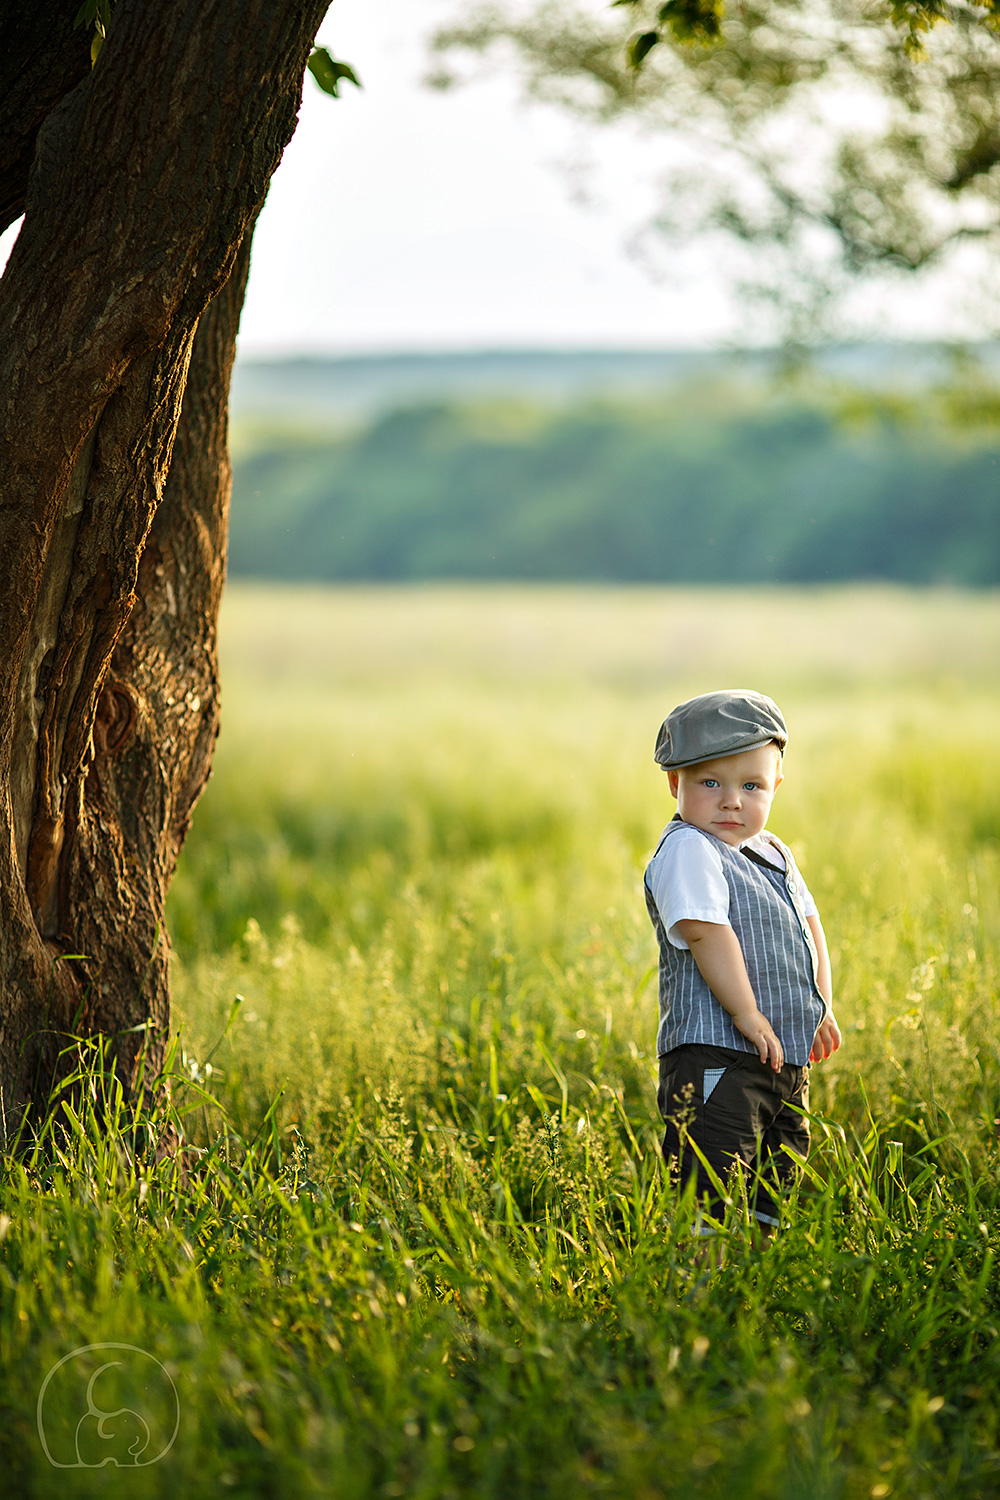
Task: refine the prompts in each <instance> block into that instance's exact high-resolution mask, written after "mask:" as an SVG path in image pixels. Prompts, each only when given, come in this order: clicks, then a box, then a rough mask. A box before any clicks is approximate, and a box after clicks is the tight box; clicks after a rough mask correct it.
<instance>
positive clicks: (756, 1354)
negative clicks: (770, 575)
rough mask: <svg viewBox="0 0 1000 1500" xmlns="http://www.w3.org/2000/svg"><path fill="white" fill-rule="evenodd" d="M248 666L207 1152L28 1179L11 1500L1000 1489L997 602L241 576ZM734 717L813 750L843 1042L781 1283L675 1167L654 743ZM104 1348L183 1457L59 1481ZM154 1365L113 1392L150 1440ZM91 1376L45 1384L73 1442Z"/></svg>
mask: <svg viewBox="0 0 1000 1500" xmlns="http://www.w3.org/2000/svg"><path fill="white" fill-rule="evenodd" d="M223 656H224V662H223V668H224V685H225V709H224V727H223V733H222V737H221V740H220V744H219V749H218V754H217V759H216V771H215V776H214V778H213V781H212V783H211V785H210V787H209V789H208V791H207V792H206V794H205V797H204V800H203V802H202V804H201V806H200V807H199V810H198V814H197V816H196V819H195V825H194V828H193V830H192V834H191V836H190V839H189V842H188V846H187V848H186V850H185V853H184V857H183V861H182V866H181V869H180V871H179V873H178V876H177V880H176V882H175V886H174V889H173V893H172V897H171V928H172V934H173V940H174V948H175V969H174V973H175V1009H176V1022H177V1025H178V1027H179V1041H178V1044H177V1048H176V1051H175V1054H174V1057H173V1061H172V1069H173V1073H174V1080H173V1085H172V1090H173V1107H174V1108H175V1109H176V1110H178V1111H180V1112H182V1113H183V1114H184V1119H185V1128H186V1130H187V1132H188V1135H189V1138H190V1140H191V1142H192V1143H193V1145H195V1146H196V1147H197V1148H198V1152H199V1153H200V1154H198V1155H194V1154H193V1153H191V1154H189V1161H190V1168H189V1171H188V1173H187V1176H186V1178H184V1177H182V1176H180V1175H179V1174H178V1172H177V1169H176V1165H175V1164H173V1163H171V1162H170V1161H167V1162H161V1163H159V1164H157V1163H156V1162H154V1161H152V1160H151V1159H150V1158H149V1157H148V1156H146V1155H143V1153H142V1150H141V1146H142V1141H143V1139H144V1137H143V1135H142V1133H141V1132H140V1133H139V1135H138V1136H136V1134H135V1133H134V1132H133V1131H131V1130H130V1129H129V1128H128V1122H127V1121H124V1120H123V1121H122V1122H121V1128H120V1129H119V1130H117V1131H116V1132H113V1133H112V1135H111V1136H110V1137H109V1136H107V1135H106V1134H104V1133H102V1131H101V1130H100V1129H99V1128H98V1127H97V1125H96V1124H95V1123H94V1121H93V1120H91V1119H89V1118H86V1117H84V1118H82V1119H81V1120H80V1122H79V1128H78V1130H77V1131H76V1134H75V1136H74V1138H73V1139H72V1141H71V1142H70V1144H68V1145H67V1144H64V1145H63V1146H61V1147H60V1155H59V1156H58V1157H56V1158H55V1159H54V1160H53V1159H51V1158H49V1159H46V1158H43V1157H42V1156H39V1158H38V1159H37V1160H36V1161H34V1162H32V1163H28V1164H27V1165H26V1166H24V1167H20V1168H16V1167H12V1168H8V1170H7V1175H6V1180H5V1183H4V1187H3V1194H2V1208H3V1217H2V1218H0V1238H2V1244H0V1340H2V1354H3V1373H2V1376H0V1404H2V1408H3V1414H4V1420H3V1423H2V1432H0V1457H2V1459H3V1462H4V1468H5V1473H6V1475H7V1489H8V1492H9V1493H11V1494H15V1495H21V1494H23V1495H38V1496H50V1495H51V1496H59V1497H60V1500H69V1497H75V1496H78V1495H79V1496H91V1495H95V1496H96V1495H100V1496H113V1497H116V1500H117V1497H118V1496H125V1495H128V1496H154V1495H156V1496H158V1495H171V1496H184V1497H187V1496H191V1497H197V1500H200V1497H202V1496H205V1497H208V1496H212V1497H217V1496H219V1495H226V1494H231V1495H234V1496H241V1495H245V1496H254V1497H256V1496H261V1497H263V1496H267V1497H271V1496H275V1497H279V1496H280V1497H289V1500H292V1497H299V1496H303V1497H304V1496H330V1497H336V1500H341V1497H343V1500H348V1497H350V1500H368V1497H387V1500H391V1497H400V1500H404V1497H405V1500H452V1497H454V1500H458V1497H463V1500H464V1497H467V1496H468V1497H472V1496H475V1497H480V1496H482V1497H484V1500H485V1497H489V1500H521V1497H531V1500H534V1497H539V1500H543V1497H544V1500H564V1497H568V1496H584V1497H586V1496H594V1497H599V1496H609V1497H616V1500H617V1497H622V1500H625V1497H629V1500H657V1497H660V1496H670V1497H673V1496H675V1495H676V1496H678V1497H680V1496H690V1495H695V1496H698V1497H712V1500H715V1497H720V1500H721V1497H726V1500H729V1497H731V1496H732V1495H734V1494H738V1495H740V1496H742V1497H746V1500H758V1497H759V1500H865V1497H873V1500H880V1497H889V1496H892V1497H912V1500H917V1497H927V1500H938V1497H942V1496H946V1497H948V1500H953V1497H954V1500H964V1497H970V1500H971V1497H979V1496H992V1495H996V1494H997V1493H1000V1335H998V1329H1000V1288H998V1285H997V1274H996V1255H997V1251H998V1248H1000V1179H998V1166H1000V1161H998V1147H997V1130H998V1118H1000V1040H998V1026H997V1018H996V1009H997V1006H996V995H997V939H998V928H1000V912H998V880H997V876H998V866H1000V777H998V775H997V745H998V743H1000V598H998V597H997V595H995V594H992V595H991V594H962V593H957V592H950V591H947V590H941V591H931V592H926V591H925V592H907V591H902V590H893V589H889V588H884V589H876V588H852V589H840V590H832V589H831V590H823V591H807V590H790V589H784V590H782V589H770V590H767V591H753V590H745V591H737V590H733V591H729V592H724V591H721V590H709V589H704V590H694V589H691V590H670V591H666V590H658V589H648V590H647V589H635V590H624V589H607V590H584V589H562V590H560V589H531V588H524V589H515V588H510V587H497V588H485V589H469V588H460V587H456V588H448V589H445V588H433V589H430V588H428V589H420V588H413V589H357V590H339V591H324V590H319V589H317V590H315V591H307V590H300V591H295V590H291V589H288V590H281V589H277V588H270V589H263V588H260V589H257V588H254V589H251V588H247V587H241V588H234V589H233V590H231V591H230V593H229V596H228V598H227V601H226V605H225V613H224V621H223ZM734 685H742V686H752V687H756V688H758V689H760V690H762V691H765V692H767V693H770V694H772V695H773V696H774V697H775V698H777V700H778V701H779V703H780V704H781V705H782V708H783V709H784V712H785V716H786V718H787V720H788V722H789V727H790V731H791V740H790V744H789V750H788V755H787V757H786V766H785V774H786V781H785V783H784V785H783V786H782V788H781V791H780V793H779V795H778V798H777V801H776V803H775V813H774V816H773V818H772V827H773V828H774V829H775V831H776V832H777V833H779V834H780V835H781V836H782V837H783V838H784V839H786V840H787V841H788V842H789V843H790V844H791V845H792V846H793V848H794V849H795V851H796V854H797V856H798V857H799V860H800V863H801V865H802V867H803V871H804V873H805V876H806V879H807V880H808V882H809V885H810V887H811V889H812V891H813V893H814V894H815V896H816V898H817V900H818V902H819V905H820V909H821V911H822V914H823V918H824V922H825V925H826V928H827V932H828V935H829V938H830V946H831V950H832V954H833V960H834V966H835V969H834V972H835V984H836V988H837V993H838V1007H837V1008H838V1013H839V1017H840V1020H841V1024H842V1027H843V1030H844V1047H843V1049H842V1051H841V1052H840V1053H839V1054H838V1055H837V1057H836V1058H835V1059H833V1060H831V1061H830V1062H828V1063H827V1064H825V1065H820V1066H818V1067H817V1068H816V1069H815V1070H814V1075H813V1078H814V1082H813V1094H812V1106H813V1109H814V1111H815V1113H816V1117H817V1118H816V1122H815V1127H814V1141H815V1146H814V1151H813V1156H812V1158H811V1165H810V1169H809V1172H808V1174H807V1177H806V1179H805V1181H804V1183H803V1185H802V1188H801V1191H800V1192H799V1195H798V1199H797V1201H796V1202H794V1203H792V1204H790V1205H789V1222H788V1225H787V1227H786V1228H785V1229H784V1230H783V1231H782V1232H781V1233H780V1234H779V1236H778V1237H777V1238H776V1239H775V1241H774V1242H773V1243H772V1245H771V1246H770V1247H769V1248H767V1249H766V1250H765V1251H764V1252H763V1253H760V1252H758V1251H755V1250H754V1249H753V1248H752V1246H751V1244H750V1234H749V1226H748V1224H747V1223H746V1222H745V1218H744V1214H743V1211H742V1208H741V1205H740V1203H739V1202H738V1201H736V1202H734V1204H733V1207H732V1210H731V1213H730V1217H729V1225H728V1239H729V1246H728V1253H727V1257H726V1260H725V1263H724V1265H723V1266H722V1267H721V1268H720V1269H717V1270H714V1271H710V1270H707V1269H706V1267H705V1266H704V1265H702V1264H700V1263H699V1260H698V1257H697V1255H696V1253H695V1249H694V1241H693V1238H692V1233H691V1229H692V1217H693V1209H692V1205H691V1203H690V1202H689V1201H688V1200H686V1199H684V1198H683V1197H681V1198H678V1195H677V1193H676V1191H675V1190H674V1189H673V1188H672V1187H671V1185H670V1184H669V1183H668V1182H667V1181H666V1180H665V1178H664V1174H663V1173H662V1171H661V1169H660V1165H659V1159H658V1135H659V1132H658V1122H657V1120H656V1118H655V1097H654V1095H655V1085H654V1078H655V1072H656V1059H655V1056H654V1055H653V1042H654V1033H655V1024H656V983H655V969H654V965H655V957H656V955H655V944H654V940H653V936H652V931H651V929H650V927H649V923H648V919H647V917H646V914H645V910H644V906H643V901H642V896H641V873H642V868H643V865H644V863H645V860H646V858H647V857H648V854H649V852H650V851H651V849H652V847H653V845H654V843H655V841H656V838H657V835H658V833H659V831H660V828H661V826H662V824H663V823H664V822H665V821H666V819H667V818H668V817H669V816H670V813H671V811H672V804H671V803H670V799H669V795H668V791H667V787H666V781H665V778H664V777H663V775H662V773H660V772H659V771H658V769H657V768H656V767H655V766H654V764H653V761H652V749H653V742H654V738H655V734H656V730H657V727H658V725H659V722H660V719H661V718H662V717H663V714H664V713H665V712H666V711H667V710H668V709H669V708H670V707H671V706H672V705H673V703H674V702H676V701H678V700H679V699H681V698H683V697H686V696H689V695H690V694H691V693H693V692H698V691H704V690H707V689H710V688H714V687H721V686H734ZM237 996H239V997H242V998H241V999H239V1000H238V1001H237V998H236V997H237ZM227 1027H228V1029H227ZM220 1038H221V1040H220ZM94 1088H95V1090H96V1091H97V1092H98V1093H99V1088H100V1086H99V1082H98V1081H95V1084H94ZM96 1113H99V1111H98V1110H97V1106H96V1105H95V1114H96ZM116 1342H118V1343H126V1344H129V1345H134V1346H137V1347H138V1348H140V1349H142V1350H145V1351H148V1353H149V1354H151V1355H153V1356H154V1357H155V1358H156V1359H157V1360H159V1361H161V1362H162V1364H163V1366H164V1367H165V1368H166V1371H167V1372H168V1373H169V1375H170V1378H171V1379H172V1381H173V1382H174V1385H175V1387H176V1391H177V1399H178V1401H179V1409H180V1426H179V1429H178V1434H177V1438H176V1441H175V1442H174V1444H173V1446H172V1447H171V1448H170V1451H169V1452H168V1453H167V1455H166V1456H165V1457H164V1458H163V1459H162V1460H161V1461H159V1462H156V1463H153V1464H147V1466H145V1467H143V1468H142V1469H141V1470H139V1469H132V1470H130V1471H128V1472H126V1471H124V1470H118V1469H115V1468H113V1467H109V1468H102V1469H98V1470H89V1471H88V1470H86V1469H78V1468H65V1469H63V1468H59V1469H57V1468H54V1467H51V1466H50V1464H49V1462H48V1461H47V1460H46V1458H45V1456H44V1453H43V1452H42V1449H41V1445H40V1442H39V1438H38V1432H37V1424H36V1417H37V1412H36V1403H37V1401H38V1398H39V1392H40V1390H41V1389H42V1385H43V1381H44V1380H45V1377H46V1374H47V1372H48V1371H49V1370H50V1368H51V1367H52V1366H53V1365H54V1364H55V1363H56V1362H57V1361H59V1360H60V1359H62V1358H64V1356H66V1355H68V1354H70V1353H71V1352H72V1351H73V1350H75V1349H78V1348H80V1347H81V1346H85V1345H88V1344H97V1343H116ZM89 1357H90V1356H83V1357H82V1358H83V1359H84V1362H86V1359H87V1358H89ZM94 1368H96V1366H94ZM134 1368H135V1367H134V1366H127V1367H126V1366H124V1365H123V1367H122V1371H121V1372H120V1382H119V1386H118V1388H117V1391H116V1395H115V1400H114V1401H113V1402H111V1403H110V1404H109V1403H108V1402H107V1401H106V1404H105V1407H104V1408H103V1409H110V1407H111V1406H113V1407H114V1410H115V1411H118V1412H122V1411H127V1410H131V1411H133V1412H135V1411H139V1412H145V1413H146V1414H147V1417H148V1420H149V1422H150V1424H151V1426H155V1421H159V1422H160V1424H161V1428H162V1424H163V1422H164V1421H166V1417H165V1416H164V1415H163V1410H165V1408H164V1409H162V1410H161V1408H160V1407H158V1406H157V1400H158V1399H159V1398H158V1397H157V1395H156V1392H155V1390H153V1389H152V1388H151V1387H149V1386H148V1383H147V1385H145V1386H143V1385H142V1382H141V1380H140V1379H139V1376H137V1375H135V1373H134ZM130 1370H132V1373H131V1374H130ZM61 1378H62V1377H60V1379H61ZM102 1378H103V1379H104V1380H106V1381H107V1380H109V1379H113V1378H115V1377H109V1376H105V1377H102ZM130 1381H131V1382H132V1384H130V1383H129V1382H130ZM85 1385H86V1381H85V1380H84V1381H83V1386H79V1385H78V1386H75V1387H74V1386H73V1385H72V1383H71V1382H69V1381H68V1380H67V1381H63V1383H62V1384H60V1380H59V1379H54V1380H53V1382H52V1383H51V1384H50V1386H49V1387H48V1388H47V1389H48V1392H49V1394H48V1395H47V1396H46V1398H45V1399H46V1400H48V1401H49V1403H50V1406H49V1407H48V1408H46V1409H45V1418H46V1421H47V1422H48V1423H49V1424H50V1426H51V1428H52V1430H53V1431H55V1432H56V1434H57V1437H58V1439H59V1441H62V1442H64V1443H65V1442H66V1441H68V1438H67V1434H72V1431H73V1427H74V1424H75V1423H76V1421H77V1416H78V1415H81V1416H82V1415H84V1413H85V1411H86V1406H85V1404H84V1406H82V1407H79V1409H78V1407H77V1406H74V1402H77V1403H79V1391H80V1389H82V1388H85ZM154 1386H155V1381H154ZM162 1394H163V1391H162V1389H161V1390H160V1396H162ZM154 1418H155V1421H154ZM116 1420H118V1421H119V1422H122V1423H124V1422H125V1421H126V1420H129V1419H127V1418H126V1417H121V1416H119V1418H117V1419H116ZM123 1430H124V1429H123ZM158 1430H159V1429H158ZM164 1430H165V1429H164ZM151 1441H152V1438H151ZM61 1451H64V1452H65V1451H69V1450H68V1449H63V1450H61ZM101 1451H102V1452H103V1451H106V1450H104V1449H102V1450H101ZM149 1451H152V1450H149Z"/></svg>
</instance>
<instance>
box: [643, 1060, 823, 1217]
mask: <svg viewBox="0 0 1000 1500" xmlns="http://www.w3.org/2000/svg"><path fill="white" fill-rule="evenodd" d="M657 1103H658V1105H659V1107H660V1114H661V1115H662V1116H663V1119H664V1122H665V1124H666V1132H665V1134H664V1137H663V1155H664V1159H665V1160H666V1162H667V1164H668V1166H675V1165H677V1166H679V1171H680V1178H681V1181H682V1182H687V1181H688V1179H689V1178H690V1177H692V1176H694V1177H695V1179H696V1182H697V1189H696V1191H697V1193H698V1197H699V1198H707V1199H708V1210H709V1213H711V1214H712V1216H713V1217H714V1218H717V1219H721V1218H722V1216H723V1212H724V1206H723V1204H722V1203H721V1202H720V1200H719V1194H718V1191H717V1189H716V1188H715V1187H714V1185H713V1183H712V1181H711V1178H710V1177H709V1175H708V1173H707V1172H706V1171H705V1168H704V1166H703V1165H702V1163H701V1162H700V1161H699V1160H698V1157H697V1155H696V1154H695V1152H694V1151H693V1150H692V1149H691V1142H692V1141H694V1142H695V1144H696V1145H697V1146H698V1148H699V1150H700V1151H701V1152H702V1153H703V1155H704V1156H705V1159H706V1160H707V1161H708V1163H709V1164H710V1166H711V1167H712V1170H713V1171H714V1172H715V1173H716V1175H717V1176H718V1177H719V1179H720V1181H722V1182H726V1181H727V1180H728V1178H729V1175H730V1172H731V1171H732V1170H733V1167H734V1164H735V1163H736V1162H741V1163H742V1164H743V1167H745V1168H749V1172H748V1174H747V1176H746V1184H747V1197H748V1200H749V1204H750V1212H751V1214H753V1215H754V1216H755V1217H756V1218H757V1219H759V1220H760V1221H761V1222H762V1223H764V1224H772V1225H776V1224H777V1223H778V1222H779V1217H780V1213H779V1208H778V1202H777V1200H778V1199H779V1198H780V1197H781V1195H782V1193H783V1192H784V1190H785V1189H787V1188H788V1187H789V1186H790V1185H791V1184H792V1183H793V1182H794V1181H795V1180H796V1178H797V1176H798V1167H797V1166H796V1163H795V1160H794V1157H791V1156H789V1155H788V1152H787V1151H784V1150H783V1149H782V1148H783V1147H784V1146H787V1147H789V1148H790V1150H791V1151H793V1152H794V1153H795V1155H797V1156H800V1157H806V1156H808V1154H809V1124H808V1121H807V1120H806V1119H805V1118H804V1116H803V1115H801V1114H798V1113H797V1112H796V1109H795V1108H794V1107H793V1108H790V1107H789V1106H797V1107H798V1108H799V1109H808V1107H809V1069H808V1068H800V1067H796V1066H795V1065H794V1064H792V1063H786V1064H785V1066H784V1067H783V1068H782V1070H781V1072H780V1073H776V1072H775V1071H774V1069H773V1068H771V1067H769V1066H768V1065H767V1064H765V1063H762V1062H761V1060H760V1058H759V1057H758V1056H757V1054H756V1053H755V1052H736V1051H734V1050H732V1049H731V1048H729V1047H707V1046H702V1045H701V1044H700V1043H692V1044H690V1045H688V1046H683V1047H675V1048H674V1049H673V1051H672V1052H668V1053H666V1055H665V1056H663V1057H661V1058H660V1087H659V1092H658V1094H657ZM758 1174H759V1175H758Z"/></svg>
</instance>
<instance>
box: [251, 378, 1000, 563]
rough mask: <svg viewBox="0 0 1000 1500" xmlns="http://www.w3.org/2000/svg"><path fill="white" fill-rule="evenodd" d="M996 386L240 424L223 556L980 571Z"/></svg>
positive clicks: (721, 391)
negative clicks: (327, 425) (344, 423)
mask: <svg viewBox="0 0 1000 1500" xmlns="http://www.w3.org/2000/svg"><path fill="white" fill-rule="evenodd" d="M998 501H1000V402H998V401H997V399H996V396H995V393H994V392H992V391H984V390H982V389H980V390H977V391H974V392H971V393H970V392H968V391H966V392H964V393H958V394H957V395H956V393H955V392H954V391H951V392H948V391H939V392H932V391H927V392H921V393H913V392H910V393H908V394H906V395H905V396H894V395H892V394H891V393H886V392H882V393H873V392H872V391H871V389H870V388H868V389H866V388H862V387H860V386H859V387H855V388H845V387H843V386H840V387H838V388H837V389H836V391H835V392H831V391H829V390H827V391H819V390H813V391H809V390H803V391H795V390H794V389H788V390H785V391H780V390H779V391H777V392H776V391H774V390H770V391H766V390H764V389H763V388H760V389H751V388H748V387H745V386H744V387H739V386H735V385H731V384H727V383H725V382H715V383H711V382H709V383H706V384H704V385H702V386H701V387H696V386H691V387H688V388H686V389H685V388H682V387H679V388H677V389H674V390H669V391H665V392H663V393H661V394H660V395H659V396H657V397H655V398H653V397H643V398H635V399H630V400H625V399H622V398H620V397H619V398H616V399H607V400H597V399H594V398H580V399H577V400H575V401H572V402H569V403H565V404H563V405H561V406H559V407H551V406H546V405H544V404H543V403H540V402H538V401H533V402H523V401H522V402H517V401H512V400H500V399H496V400H491V401H484V402H478V403H475V404H463V403H461V402H458V401H455V400H435V401H426V402H422V403H419V404H411V405H408V406H405V407H401V408H398V409H395V410H390V411H387V412H385V413H383V414H381V415H377V416H374V417H372V418H370V419H369V420H368V421H366V422H364V423H363V424H359V425H356V426H354V427H353V428H351V429H350V430H346V431H342V432H339V433H333V434H331V433H330V432H329V431H322V430H319V429H317V430H312V431H309V430H305V431H301V432H298V433H296V432H293V431H290V430H287V431H284V432H282V431H271V432H268V431H267V430H266V429H265V428H264V427H262V426H260V425H258V426H256V427H252V426H251V427H249V428H244V430H243V431H242V432H241V434H240V441H239V444H238V457H237V460H236V463H235V466H234V493H233V512H232V526H231V550H230V572H231V574H232V576H234V577H243V578H258V579H271V580H276V581H277V580H281V581H300V582H304V583H305V582H310V583H322V582H329V583H347V582H351V583H368V582H371V583H380V582H386V583H388V582H422V581H427V582H430V581H435V580H441V581H443V580H456V581H458V580H468V581H477V580H479V581H487V580H493V581H501V580H507V581H516V580H529V579H532V580H539V581H550V582H580V583H587V582H593V583H664V584H667V583H675V584H696V583H699V584H700V583H704V584H713V583H714V584H725V583H734V584H736V583H754V584H761V583H792V584H794V583H818V582H846V581H856V580H884V581H889V582H896V583H902V584H917V585H920V584H954V585H960V586H967V587H978V588H982V587H992V586H995V585H997V584H1000V504H998Z"/></svg>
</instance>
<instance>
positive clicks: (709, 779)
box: [705, 776, 719, 786]
mask: <svg viewBox="0 0 1000 1500" xmlns="http://www.w3.org/2000/svg"><path fill="white" fill-rule="evenodd" d="M718 785H719V783H718V782H717V781H716V780H715V779H714V778H713V777H711V776H706V777H705V786H718Z"/></svg>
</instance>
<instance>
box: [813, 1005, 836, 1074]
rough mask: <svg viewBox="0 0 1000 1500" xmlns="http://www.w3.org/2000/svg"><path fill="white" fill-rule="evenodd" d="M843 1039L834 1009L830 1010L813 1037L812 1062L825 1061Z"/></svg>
mask: <svg viewBox="0 0 1000 1500" xmlns="http://www.w3.org/2000/svg"><path fill="white" fill-rule="evenodd" d="M841 1041H842V1038H841V1035H840V1027H839V1026H838V1025H837V1020H836V1017H835V1016H834V1014H833V1011H832V1010H828V1011H827V1013H826V1015H825V1016H824V1017H823V1019H822V1021H820V1023H819V1028H818V1030H817V1032H816V1035H815V1037H814V1038H813V1044H812V1051H811V1052H810V1054H809V1061H810V1062H825V1060H826V1059H827V1058H828V1057H832V1056H833V1054H834V1053H835V1052H836V1051H837V1049H838V1047H839V1046H840V1043H841Z"/></svg>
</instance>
